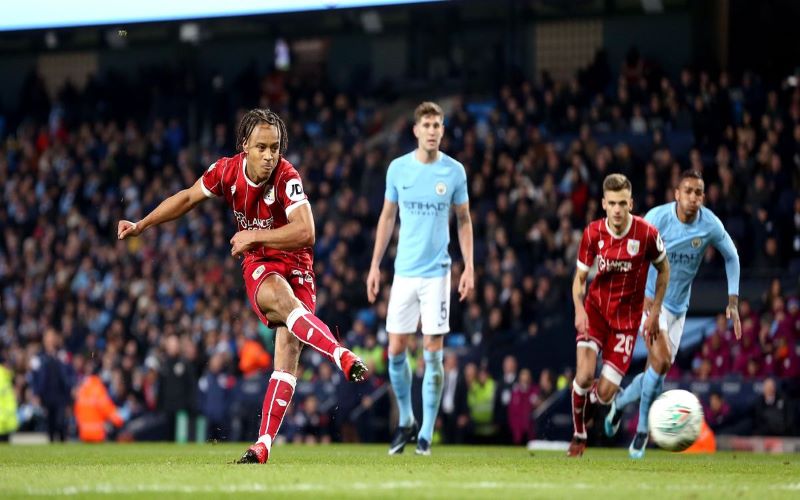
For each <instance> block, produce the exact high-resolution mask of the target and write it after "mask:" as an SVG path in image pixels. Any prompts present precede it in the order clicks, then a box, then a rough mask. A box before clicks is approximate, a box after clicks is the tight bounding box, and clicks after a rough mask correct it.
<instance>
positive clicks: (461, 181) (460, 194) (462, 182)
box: [453, 163, 469, 205]
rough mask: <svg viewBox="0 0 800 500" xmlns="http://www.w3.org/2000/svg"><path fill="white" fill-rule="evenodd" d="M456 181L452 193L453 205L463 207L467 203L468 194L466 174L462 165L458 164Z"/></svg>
mask: <svg viewBox="0 0 800 500" xmlns="http://www.w3.org/2000/svg"><path fill="white" fill-rule="evenodd" d="M458 167H459V168H458V180H457V181H456V188H455V190H454V191H453V204H454V205H463V204H464V203H466V202H468V201H469V194H468V192H467V172H466V170H464V165H462V164H460V163H459V164H458Z"/></svg>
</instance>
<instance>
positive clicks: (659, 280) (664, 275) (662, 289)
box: [644, 254, 669, 344]
mask: <svg viewBox="0 0 800 500" xmlns="http://www.w3.org/2000/svg"><path fill="white" fill-rule="evenodd" d="M660 259H661V260H658V261H657V262H653V267H655V268H656V271H657V272H658V274H657V275H656V294H655V296H654V297H653V301H652V303H651V304H650V310H649V314H648V316H647V319H646V320H645V322H644V335H645V336H646V338H647V341H648V342H649V343H651V344H652V343H653V342H655V341H656V339H657V338H658V334H659V326H658V317H659V316H660V315H661V305H662V304H663V303H664V296H665V295H666V294H667V284H669V259H666V258H664V257H663V254H662V257H660Z"/></svg>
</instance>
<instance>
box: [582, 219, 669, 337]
mask: <svg viewBox="0 0 800 500" xmlns="http://www.w3.org/2000/svg"><path fill="white" fill-rule="evenodd" d="M666 256H667V253H666V251H665V249H664V243H663V242H662V241H661V236H660V235H659V234H658V230H657V229H656V228H655V227H654V226H652V225H650V224H649V223H648V222H646V221H645V220H644V219H642V218H641V217H637V216H635V215H634V216H631V222H630V225H629V226H628V229H627V230H626V231H625V232H624V233H623V235H622V236H614V235H613V234H612V233H611V231H610V230H609V228H608V224H607V222H606V219H599V220H596V221H593V222H591V223H590V224H589V225H588V226H586V229H585V230H584V231H583V238H582V239H581V246H580V248H579V250H578V268H579V269H581V270H584V271H588V270H589V268H590V267H591V265H592V264H593V263H594V260H595V257H596V258H597V259H598V262H597V275H596V276H595V278H594V280H593V281H592V284H591V285H590V286H589V294H588V295H587V297H586V302H587V303H589V302H591V303H592V305H593V306H594V307H595V308H596V310H597V311H599V312H600V313H601V314H602V315H603V317H604V318H605V319H606V321H608V324H609V326H611V328H613V329H615V330H619V331H627V330H635V329H637V328H638V327H639V324H640V322H641V319H642V304H643V303H644V289H645V285H646V283H647V271H648V269H649V268H650V263H651V262H653V263H658V262H661V261H662V260H664V259H665V258H666Z"/></svg>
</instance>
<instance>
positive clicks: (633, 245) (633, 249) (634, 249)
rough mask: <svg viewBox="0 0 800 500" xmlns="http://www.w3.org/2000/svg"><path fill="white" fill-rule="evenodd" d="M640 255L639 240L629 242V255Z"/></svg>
mask: <svg viewBox="0 0 800 500" xmlns="http://www.w3.org/2000/svg"><path fill="white" fill-rule="evenodd" d="M637 253H639V240H628V254H629V255H630V256H631V257H633V256H634V255H636V254H637Z"/></svg>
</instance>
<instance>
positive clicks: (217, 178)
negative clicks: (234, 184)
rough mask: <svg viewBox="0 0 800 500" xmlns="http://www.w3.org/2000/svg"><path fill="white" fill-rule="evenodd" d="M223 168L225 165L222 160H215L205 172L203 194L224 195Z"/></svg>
mask: <svg viewBox="0 0 800 500" xmlns="http://www.w3.org/2000/svg"><path fill="white" fill-rule="evenodd" d="M218 165H219V166H218ZM222 170H223V167H222V165H221V164H220V162H219V161H215V162H214V163H212V164H211V166H210V167H208V169H207V170H206V171H205V172H204V173H203V177H202V178H201V179H202V182H200V187H201V188H202V189H203V194H204V195H206V196H207V197H209V198H214V197H216V196H222Z"/></svg>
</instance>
